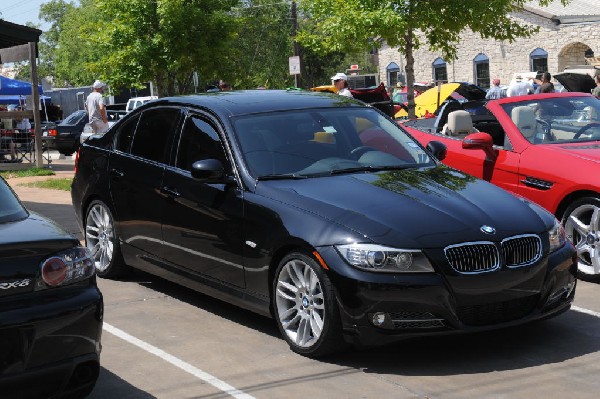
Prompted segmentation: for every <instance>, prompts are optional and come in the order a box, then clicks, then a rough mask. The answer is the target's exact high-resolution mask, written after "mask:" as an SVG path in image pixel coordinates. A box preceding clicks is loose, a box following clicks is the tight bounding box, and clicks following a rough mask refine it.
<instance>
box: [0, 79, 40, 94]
mask: <svg viewBox="0 0 600 399" xmlns="http://www.w3.org/2000/svg"><path fill="white" fill-rule="evenodd" d="M38 90H39V93H40V94H42V93H43V90H42V85H38ZM31 94H33V93H32V92H31V83H29V82H23V81H21V80H16V79H10V78H6V77H4V76H0V95H2V96H14V95H24V96H29V95H31Z"/></svg>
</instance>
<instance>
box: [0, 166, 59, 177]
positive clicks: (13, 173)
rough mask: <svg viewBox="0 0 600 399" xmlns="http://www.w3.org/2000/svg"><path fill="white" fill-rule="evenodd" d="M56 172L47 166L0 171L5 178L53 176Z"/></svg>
mask: <svg viewBox="0 0 600 399" xmlns="http://www.w3.org/2000/svg"><path fill="white" fill-rule="evenodd" d="M54 174H55V173H54V171H53V170H51V169H46V168H29V169H21V170H3V171H0V176H2V177H4V178H5V179H14V178H17V177H30V176H53V175H54Z"/></svg>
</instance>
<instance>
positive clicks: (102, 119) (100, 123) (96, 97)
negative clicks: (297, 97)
mask: <svg viewBox="0 0 600 399" xmlns="http://www.w3.org/2000/svg"><path fill="white" fill-rule="evenodd" d="M105 86H106V85H105V84H104V83H103V82H101V81H99V80H96V81H95V82H94V84H93V85H92V89H93V91H92V92H91V93H90V95H89V96H88V97H87V99H86V100H85V109H86V111H87V113H88V116H89V118H90V125H91V126H92V131H93V132H94V134H95V133H104V132H106V131H107V130H108V117H107V116H106V106H105V105H104V99H103V98H102V93H103V92H104V87H105Z"/></svg>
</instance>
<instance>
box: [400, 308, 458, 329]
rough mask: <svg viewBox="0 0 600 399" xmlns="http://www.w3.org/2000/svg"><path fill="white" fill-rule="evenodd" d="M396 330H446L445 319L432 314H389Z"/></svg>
mask: <svg viewBox="0 0 600 399" xmlns="http://www.w3.org/2000/svg"><path fill="white" fill-rule="evenodd" d="M389 316H390V318H391V319H392V323H393V325H394V329H396V330H408V329H421V328H444V327H445V326H446V325H445V323H444V319H442V318H439V317H437V316H435V315H434V314H433V313H430V312H393V313H390V314H389Z"/></svg>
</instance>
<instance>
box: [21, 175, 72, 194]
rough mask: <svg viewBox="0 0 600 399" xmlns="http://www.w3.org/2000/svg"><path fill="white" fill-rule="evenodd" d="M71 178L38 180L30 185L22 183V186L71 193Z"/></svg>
mask: <svg viewBox="0 0 600 399" xmlns="http://www.w3.org/2000/svg"><path fill="white" fill-rule="evenodd" d="M72 182H73V179H72V178H69V177H67V178H60V179H48V180H40V181H36V182H32V183H24V184H22V185H23V186H26V187H35V188H48V189H51V190H63V191H71V183H72Z"/></svg>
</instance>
